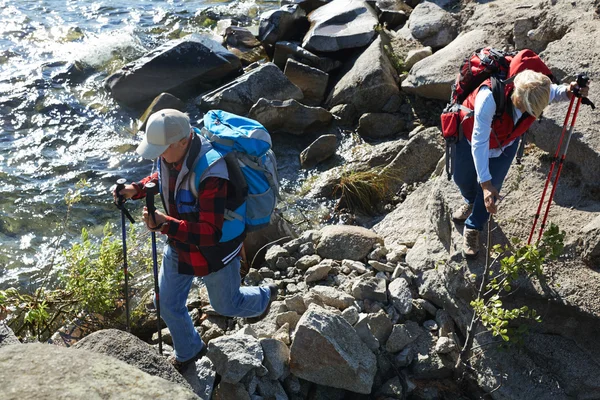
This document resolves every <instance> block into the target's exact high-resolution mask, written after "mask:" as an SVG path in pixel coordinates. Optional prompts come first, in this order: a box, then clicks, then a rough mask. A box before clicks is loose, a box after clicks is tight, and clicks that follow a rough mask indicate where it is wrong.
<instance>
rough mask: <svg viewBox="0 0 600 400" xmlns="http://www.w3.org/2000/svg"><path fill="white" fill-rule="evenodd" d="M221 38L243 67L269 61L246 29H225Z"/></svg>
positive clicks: (254, 37)
mask: <svg viewBox="0 0 600 400" xmlns="http://www.w3.org/2000/svg"><path fill="white" fill-rule="evenodd" d="M219 22H221V21H219ZM217 25H218V24H217ZM223 36H224V42H225V45H226V46H227V50H229V51H230V52H232V53H233V54H235V55H236V56H237V57H238V58H239V59H240V61H241V62H242V65H243V66H248V65H251V64H252V63H255V62H260V61H261V60H268V59H269V56H268V55H267V52H266V51H265V48H264V47H263V46H262V45H261V43H260V42H259V41H258V40H257V39H256V36H254V35H253V34H252V32H250V31H249V30H248V29H246V28H242V27H240V26H229V27H227V28H225V32H224V34H223Z"/></svg>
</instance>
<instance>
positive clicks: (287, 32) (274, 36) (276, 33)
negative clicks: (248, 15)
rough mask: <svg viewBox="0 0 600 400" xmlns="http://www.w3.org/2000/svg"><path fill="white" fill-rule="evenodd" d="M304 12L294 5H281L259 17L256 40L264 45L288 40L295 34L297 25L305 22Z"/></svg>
mask: <svg viewBox="0 0 600 400" xmlns="http://www.w3.org/2000/svg"><path fill="white" fill-rule="evenodd" d="M304 17H306V11H304V10H303V9H302V8H301V7H299V6H298V5H296V4H286V5H282V6H281V7H280V8H279V9H276V10H271V11H267V12H265V13H263V14H262V15H261V16H260V23H259V26H260V27H259V31H258V38H259V39H260V41H261V42H263V43H264V44H269V45H272V44H275V42H279V41H281V40H288V39H290V37H291V36H293V35H294V34H295V33H297V31H298V30H299V29H298V26H297V25H298V23H299V22H301V21H302V20H305V18H304Z"/></svg>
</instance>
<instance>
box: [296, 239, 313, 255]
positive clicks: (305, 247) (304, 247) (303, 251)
mask: <svg viewBox="0 0 600 400" xmlns="http://www.w3.org/2000/svg"><path fill="white" fill-rule="evenodd" d="M298 254H300V256H310V255H313V254H315V245H314V244H313V242H308V243H304V244H301V245H300V247H299V248H298Z"/></svg>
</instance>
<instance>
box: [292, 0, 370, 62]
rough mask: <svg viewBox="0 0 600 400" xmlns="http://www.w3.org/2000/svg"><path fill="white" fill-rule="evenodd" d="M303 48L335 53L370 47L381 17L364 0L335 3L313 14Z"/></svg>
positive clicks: (335, 0)
mask: <svg viewBox="0 0 600 400" xmlns="http://www.w3.org/2000/svg"><path fill="white" fill-rule="evenodd" d="M308 20H309V22H310V24H311V27H310V29H309V31H308V32H307V33H306V36H304V40H303V42H302V47H304V48H305V49H307V50H309V51H317V52H333V51H338V50H342V49H352V48H356V47H363V46H366V45H367V44H369V43H370V42H371V39H373V37H374V36H375V26H376V25H377V22H378V21H377V15H376V14H375V11H373V9H372V8H371V7H370V6H369V5H368V4H367V3H366V2H364V1H361V0H346V1H345V0H333V1H331V2H330V3H328V4H326V5H324V6H323V7H320V8H318V9H317V10H315V11H313V12H312V13H310V15H309V16H308Z"/></svg>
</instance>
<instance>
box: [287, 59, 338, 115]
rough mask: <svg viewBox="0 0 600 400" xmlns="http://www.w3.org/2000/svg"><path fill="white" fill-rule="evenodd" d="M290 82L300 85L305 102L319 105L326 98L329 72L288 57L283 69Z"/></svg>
mask: <svg viewBox="0 0 600 400" xmlns="http://www.w3.org/2000/svg"><path fill="white" fill-rule="evenodd" d="M283 73H284V74H285V76H287V77H288V79H289V80H290V82H292V83H293V84H294V85H296V86H298V87H299V88H300V90H302V93H303V94H304V100H303V101H302V102H303V103H304V104H306V105H309V106H318V105H320V104H321V103H322V102H323V99H324V98H325V90H326V89H327V82H328V81H329V74H328V73H326V72H323V71H321V70H320V69H318V68H313V67H311V66H309V65H306V64H302V63H301V62H298V61H296V60H294V59H292V58H288V60H287V62H286V63H285V69H284V70H283Z"/></svg>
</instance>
